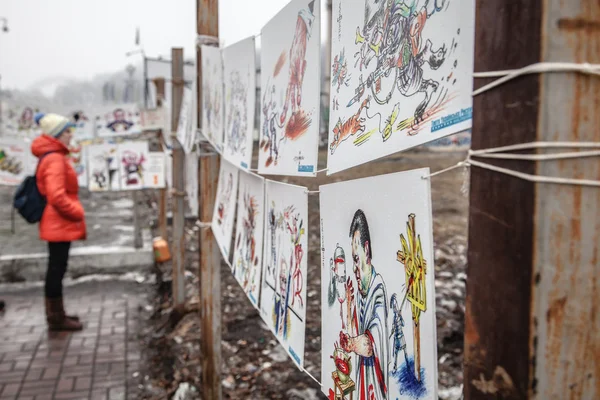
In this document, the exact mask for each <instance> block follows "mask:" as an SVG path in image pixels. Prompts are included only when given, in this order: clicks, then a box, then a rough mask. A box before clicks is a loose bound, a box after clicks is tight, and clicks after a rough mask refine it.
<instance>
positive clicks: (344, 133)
mask: <svg viewBox="0 0 600 400" xmlns="http://www.w3.org/2000/svg"><path fill="white" fill-rule="evenodd" d="M370 101H371V96H367V98H365V99H364V100H363V102H362V104H361V105H360V107H359V108H358V111H357V112H356V114H354V115H352V116H351V117H350V118H349V119H348V120H347V121H344V122H343V123H342V120H341V119H340V120H338V122H337V123H336V124H335V126H334V127H333V140H332V141H331V144H330V145H329V151H330V152H331V154H333V153H334V152H335V149H337V148H338V146H339V145H340V143H342V142H343V141H344V140H346V139H348V138H349V137H350V136H354V135H355V134H356V133H362V132H364V131H365V125H364V122H365V118H364V117H361V114H362V112H363V110H366V109H368V108H369V104H370Z"/></svg>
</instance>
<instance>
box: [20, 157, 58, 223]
mask: <svg viewBox="0 0 600 400" xmlns="http://www.w3.org/2000/svg"><path fill="white" fill-rule="evenodd" d="M50 153H53V152H50ZM50 153H46V154H44V155H42V156H41V157H40V159H39V161H38V165H37V167H36V169H35V174H33V175H30V176H27V177H26V178H25V179H24V180H23V182H21V184H20V185H19V187H17V190H16V191H15V194H14V196H13V213H12V231H13V233H15V213H14V211H15V210H17V211H18V212H19V214H21V216H22V217H23V218H24V219H25V221H27V222H29V223H30V224H35V223H38V222H40V220H41V219H42V214H43V213H44V208H46V198H45V197H44V196H42V194H41V193H40V191H39V190H38V187H37V180H36V175H37V170H38V168H39V166H40V163H41V162H42V160H43V159H44V157H46V156H47V155H48V154H50Z"/></svg>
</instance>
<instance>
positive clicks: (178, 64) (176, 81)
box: [171, 48, 185, 306]
mask: <svg viewBox="0 0 600 400" xmlns="http://www.w3.org/2000/svg"><path fill="white" fill-rule="evenodd" d="M183 87H184V80H183V49H182V48H173V49H171V103H172V107H171V140H172V142H173V190H172V192H171V193H172V195H173V201H172V204H173V245H172V247H173V251H172V258H173V264H172V265H173V282H172V284H173V305H174V306H178V305H180V304H183V302H184V301H185V281H184V278H185V270H184V269H185V232H184V229H185V214H184V213H185V206H184V194H185V180H184V172H185V153H184V151H183V147H182V146H181V143H179V140H177V135H176V132H177V124H178V122H179V113H180V111H181V102H182V100H183Z"/></svg>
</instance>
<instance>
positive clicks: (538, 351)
mask: <svg viewBox="0 0 600 400" xmlns="http://www.w3.org/2000/svg"><path fill="white" fill-rule="evenodd" d="M476 10H477V11H476V12H477V21H476V46H475V71H496V70H504V69H512V68H520V67H524V66H526V65H529V64H533V63H536V62H539V61H564V62H588V63H591V64H598V63H600V51H598V49H600V36H599V35H598V34H597V26H598V22H597V21H599V20H600V4H599V3H598V2H590V1H586V0H572V1H570V2H561V1H559V0H549V1H542V0H532V1H527V2H525V1H513V2H507V1H504V0H486V1H483V0H480V1H477V4H476ZM475 83H476V84H477V85H478V86H480V85H483V84H485V83H486V81H484V80H477V81H476V82H475ZM598 104H600V79H599V78H598V77H591V76H586V75H583V74H577V73H574V72H567V73H546V74H542V75H526V76H523V77H520V78H518V79H515V80H513V81H510V82H508V83H505V84H503V85H502V86H500V87H498V88H496V89H493V90H491V91H489V92H486V93H484V94H481V95H479V96H477V97H475V98H474V107H473V116H474V120H473V136H472V147H473V149H484V148H490V147H496V146H504V145H510V144H516V143H526V142H532V141H536V140H540V141H570V142H571V141H572V142H585V141H594V142H598V141H600V130H598V126H600V112H599V110H598ZM485 161H486V162H489V163H493V164H495V165H501V166H502V167H505V168H510V169H514V170H518V171H521V172H525V173H530V174H538V175H548V176H559V177H564V178H583V177H585V178H588V179H600V162H599V161H598V159H597V158H581V159H573V160H561V161H542V162H537V163H536V162H526V161H508V160H506V161H498V160H496V161H491V160H485ZM470 190H471V194H470V213H469V219H470V220H469V250H468V259H469V264H468V270H467V275H468V282H467V301H466V315H465V360H464V392H465V398H466V399H468V400H471V399H540V400H541V399H563V398H568V399H580V400H584V399H596V398H600V381H599V379H600V376H599V374H598V359H599V357H600V356H599V354H600V353H599V349H600V335H598V332H599V331H600V318H598V309H599V307H600V292H599V289H598V288H599V286H598V277H599V276H600V257H599V256H598V243H599V242H600V190H599V189H598V188H584V187H581V186H575V185H557V184H535V183H531V182H528V181H525V180H522V179H518V178H514V177H510V176H508V175H503V174H499V173H496V172H492V171H488V170H485V169H480V168H476V167H474V168H472V169H471V185H470Z"/></svg>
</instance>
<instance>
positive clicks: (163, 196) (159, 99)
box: [153, 78, 168, 240]
mask: <svg viewBox="0 0 600 400" xmlns="http://www.w3.org/2000/svg"><path fill="white" fill-rule="evenodd" d="M153 82H154V85H155V86H156V104H157V106H158V107H163V105H164V104H163V101H164V99H165V78H155V79H153ZM166 130H167V129H166V127H165V128H164V129H162V130H161V131H160V132H159V137H160V143H159V146H160V151H165V150H166V149H165V146H166V145H165V140H164V136H163V135H165V134H166ZM158 228H159V232H160V236H161V237H162V238H163V239H165V240H168V233H167V189H166V188H165V189H159V190H158Z"/></svg>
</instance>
